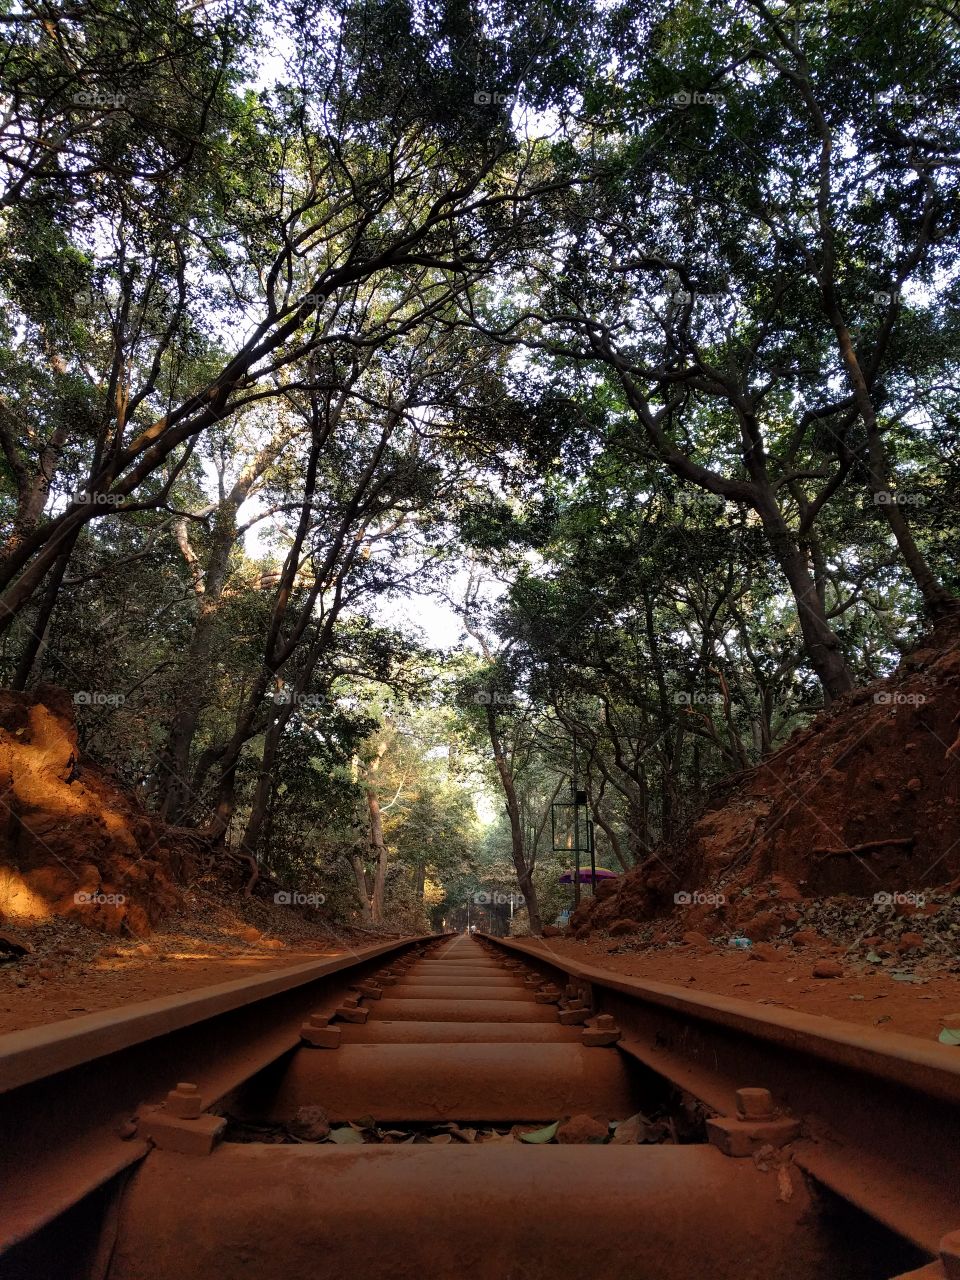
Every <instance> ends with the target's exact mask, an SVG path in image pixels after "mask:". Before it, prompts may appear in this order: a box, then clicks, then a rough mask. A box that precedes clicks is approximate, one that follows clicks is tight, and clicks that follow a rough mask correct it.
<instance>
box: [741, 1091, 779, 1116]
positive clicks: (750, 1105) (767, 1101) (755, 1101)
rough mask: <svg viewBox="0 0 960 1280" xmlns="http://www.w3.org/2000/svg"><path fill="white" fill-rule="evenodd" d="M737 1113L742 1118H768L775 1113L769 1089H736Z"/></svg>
mask: <svg viewBox="0 0 960 1280" xmlns="http://www.w3.org/2000/svg"><path fill="white" fill-rule="evenodd" d="M736 1097H737V1113H738V1115H740V1116H741V1117H742V1118H743V1119H744V1120H770V1119H771V1118H772V1117H773V1116H774V1115H775V1114H776V1107H775V1106H774V1105H773V1095H772V1094H771V1093H770V1090H769V1089H738V1090H737V1094H736Z"/></svg>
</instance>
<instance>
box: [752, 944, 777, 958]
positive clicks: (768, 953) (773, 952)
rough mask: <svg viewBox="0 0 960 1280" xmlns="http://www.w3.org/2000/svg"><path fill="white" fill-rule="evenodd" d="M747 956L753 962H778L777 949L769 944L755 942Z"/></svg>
mask: <svg viewBox="0 0 960 1280" xmlns="http://www.w3.org/2000/svg"><path fill="white" fill-rule="evenodd" d="M747 954H748V955H749V956H750V959H751V960H776V958H777V949H776V947H772V946H771V945H770V943H769V942H755V943H754V945H753V946H752V947H751V948H750V950H749V952H748V953H747Z"/></svg>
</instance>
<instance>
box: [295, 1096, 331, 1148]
mask: <svg viewBox="0 0 960 1280" xmlns="http://www.w3.org/2000/svg"><path fill="white" fill-rule="evenodd" d="M287 1127H288V1128H289V1130H290V1132H291V1133H292V1134H293V1136H294V1137H295V1138H301V1139H302V1140H303V1141H304V1142H323V1140H324V1138H327V1137H329V1136H330V1119H329V1117H328V1115H327V1113H326V1112H325V1111H324V1109H323V1107H318V1106H316V1105H315V1104H310V1105H309V1106H306V1107H299V1108H298V1109H297V1114H296V1115H295V1116H294V1117H293V1119H292V1120H291V1121H290V1124H289V1125H288V1126H287Z"/></svg>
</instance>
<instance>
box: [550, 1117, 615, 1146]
mask: <svg viewBox="0 0 960 1280" xmlns="http://www.w3.org/2000/svg"><path fill="white" fill-rule="evenodd" d="M609 1131H610V1126H609V1125H608V1124H607V1122H606V1121H605V1120H594V1118H593V1116H573V1117H572V1118H571V1119H569V1120H565V1121H564V1122H563V1124H562V1125H561V1126H560V1128H559V1129H558V1130H557V1141H558V1142H563V1143H570V1144H576V1145H579V1146H583V1145H585V1144H587V1143H598V1142H604V1141H605V1140H606V1137H607V1134H608V1133H609Z"/></svg>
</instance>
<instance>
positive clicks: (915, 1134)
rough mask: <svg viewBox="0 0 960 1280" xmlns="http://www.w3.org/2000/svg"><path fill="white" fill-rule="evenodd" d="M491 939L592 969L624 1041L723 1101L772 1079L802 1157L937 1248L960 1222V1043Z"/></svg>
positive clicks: (545, 961)
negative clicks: (794, 1121)
mask: <svg viewBox="0 0 960 1280" xmlns="http://www.w3.org/2000/svg"><path fill="white" fill-rule="evenodd" d="M484 940H485V942H486V943H487V944H488V945H493V946H496V947H498V948H501V949H503V950H505V951H507V952H510V953H512V954H515V955H517V956H522V957H523V959H524V961H525V962H526V963H528V964H532V965H534V966H535V967H536V968H537V969H538V970H539V971H540V972H541V973H542V974H543V976H544V977H545V978H546V979H548V980H551V981H554V982H561V983H569V982H576V983H578V984H579V985H580V986H581V989H582V991H583V993H584V995H585V996H587V997H588V999H589V1002H590V1003H591V1004H592V1006H593V1008H594V1010H595V1011H596V1012H600V1013H607V1014H611V1015H612V1016H613V1017H614V1018H615V1019H616V1022H617V1023H618V1025H619V1027H620V1028H621V1030H622V1033H623V1038H622V1040H621V1041H620V1048H621V1049H622V1050H623V1051H624V1052H626V1053H628V1054H629V1055H630V1056H631V1057H632V1058H633V1059H635V1061H637V1062H638V1063H641V1064H643V1066H644V1067H646V1068H647V1069H649V1070H650V1071H653V1072H655V1073H656V1074H657V1075H658V1076H660V1077H662V1078H665V1079H667V1080H669V1081H670V1082H671V1083H672V1084H674V1085H675V1086H676V1087H677V1088H679V1089H681V1090H683V1091H684V1092H685V1093H686V1094H688V1095H690V1096H691V1097H692V1098H694V1099H696V1100H697V1101H699V1102H700V1103H702V1104H703V1106H704V1107H705V1108H706V1109H707V1110H708V1111H710V1112H712V1113H713V1114H714V1115H717V1116H721V1117H735V1116H736V1114H737V1113H736V1105H735V1100H734V1095H735V1092H736V1090H737V1089H741V1088H744V1087H748V1088H749V1087H760V1088H765V1089H769V1090H770V1091H771V1093H772V1094H773V1096H774V1099H775V1101H776V1102H777V1104H778V1105H779V1106H780V1107H781V1108H783V1109H784V1110H785V1111H787V1112H789V1113H790V1114H792V1115H793V1116H794V1117H796V1118H798V1119H799V1120H800V1121H801V1122H802V1124H801V1138H800V1139H799V1140H798V1141H797V1142H796V1144H795V1146H794V1161H795V1163H796V1164H797V1166H798V1167H800V1168H802V1169H804V1170H805V1171H806V1172H807V1173H809V1174H810V1175H811V1176H812V1177H813V1178H814V1179H815V1180H816V1181H817V1182H819V1183H821V1184H822V1185H824V1186H826V1187H829V1188H830V1189H831V1190H832V1191H834V1192H836V1193H837V1194H839V1195H840V1196H842V1197H843V1198H844V1199H846V1200H848V1201H849V1202H851V1203H852V1204H855V1205H857V1206H858V1207H859V1208H860V1209H862V1210H864V1211H865V1212H866V1213H868V1214H869V1215H870V1216H871V1217H872V1218H874V1219H876V1220H877V1221H878V1222H882V1223H883V1224H885V1225H886V1226H888V1227H889V1228H890V1229H891V1230H893V1231H895V1232H896V1233H897V1234H898V1235H900V1236H903V1237H904V1238H905V1239H907V1240H909V1241H911V1242H912V1243H913V1244H915V1245H917V1246H918V1247H919V1248H920V1249H922V1250H924V1251H925V1252H927V1253H929V1254H930V1255H932V1256H937V1254H938V1251H939V1247H940V1244H941V1241H942V1238H943V1237H944V1236H945V1235H946V1234H947V1233H949V1232H952V1231H954V1230H955V1229H956V1228H957V1226H958V1223H960V1173H958V1168H960V1166H958V1162H957V1150H958V1146H960V1052H958V1051H957V1050H956V1049H953V1048H951V1047H948V1046H946V1045H941V1044H936V1043H930V1044H927V1043H926V1042H924V1041H921V1040H918V1039H917V1038H915V1037H913V1036H906V1035H900V1034H898V1033H895V1032H884V1031H880V1030H873V1029H871V1028H868V1027H864V1026H861V1025H858V1024H854V1023H849V1022H842V1021H840V1020H839V1019H833V1018H824V1017H818V1016H815V1015H812V1014H805V1013H798V1012H793V1011H789V1010H782V1009H774V1008H770V1007H763V1008H761V1007H758V1006H757V1005H756V1004H754V1003H751V1002H749V1001H745V1000H738V999H733V998H730V997H726V996H719V995H711V994H708V993H705V992H702V991H690V990H688V989H686V988H683V987H679V986H675V985H673V984H670V983H663V982H653V981H648V980H646V979H641V978H632V977H626V976H622V975H619V974H614V973H611V972H609V971H608V970H604V969H600V968H596V967H594V966H591V965H586V964H582V963H580V962H579V961H576V960H573V959H571V958H569V957H567V956H561V955H559V954H557V953H556V952H552V951H551V950H550V949H549V944H547V943H542V942H539V941H532V940H519V939H506V938H494V937H488V936H486V935H484ZM933 1274H936V1273H935V1272H934V1273H933ZM958 1274H960V1272H958Z"/></svg>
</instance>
